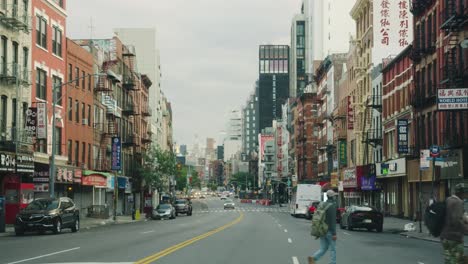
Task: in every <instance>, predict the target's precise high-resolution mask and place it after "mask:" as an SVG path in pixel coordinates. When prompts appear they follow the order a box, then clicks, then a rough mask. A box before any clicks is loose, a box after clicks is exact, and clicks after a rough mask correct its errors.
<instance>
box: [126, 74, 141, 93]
mask: <svg viewBox="0 0 468 264" xmlns="http://www.w3.org/2000/svg"><path fill="white" fill-rule="evenodd" d="M123 87H124V88H126V89H128V90H138V89H140V85H139V84H138V78H137V77H136V76H135V75H134V74H133V72H129V73H127V74H124V76H123Z"/></svg>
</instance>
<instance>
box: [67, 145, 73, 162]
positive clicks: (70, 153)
mask: <svg viewBox="0 0 468 264" xmlns="http://www.w3.org/2000/svg"><path fill="white" fill-rule="evenodd" d="M72 144H73V143H72V141H71V140H68V141H67V156H68V162H71V161H72Z"/></svg>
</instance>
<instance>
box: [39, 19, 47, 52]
mask: <svg viewBox="0 0 468 264" xmlns="http://www.w3.org/2000/svg"><path fill="white" fill-rule="evenodd" d="M36 44H37V45H39V46H41V47H43V48H44V49H47V20H46V19H45V18H43V17H41V16H36Z"/></svg>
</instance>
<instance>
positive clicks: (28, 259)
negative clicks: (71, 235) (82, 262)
mask: <svg viewBox="0 0 468 264" xmlns="http://www.w3.org/2000/svg"><path fill="white" fill-rule="evenodd" d="M78 249H80V247H75V248H70V249H65V250H61V251H57V252H53V253H49V254H45V255H40V256H37V257H33V258H27V259H22V260H18V261H14V262H9V263H7V264H16V263H22V262H26V261H30V260H35V259H40V258H45V257H50V256H53V255H57V254H61V253H65V252H68V251H73V250H78Z"/></svg>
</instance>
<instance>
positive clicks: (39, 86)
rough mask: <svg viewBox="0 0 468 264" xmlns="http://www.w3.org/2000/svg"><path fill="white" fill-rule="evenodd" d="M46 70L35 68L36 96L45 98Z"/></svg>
mask: <svg viewBox="0 0 468 264" xmlns="http://www.w3.org/2000/svg"><path fill="white" fill-rule="evenodd" d="M46 77H47V72H46V71H44V70H41V69H39V68H37V69H36V97H37V98H39V99H42V100H46V98H47V97H46V86H47V80H46Z"/></svg>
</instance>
